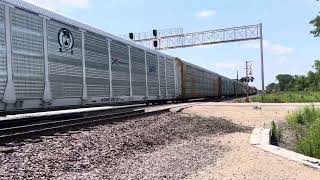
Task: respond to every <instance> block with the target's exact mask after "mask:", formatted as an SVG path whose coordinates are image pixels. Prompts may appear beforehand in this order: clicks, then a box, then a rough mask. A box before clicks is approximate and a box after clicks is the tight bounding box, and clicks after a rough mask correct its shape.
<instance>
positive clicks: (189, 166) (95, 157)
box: [0, 113, 252, 179]
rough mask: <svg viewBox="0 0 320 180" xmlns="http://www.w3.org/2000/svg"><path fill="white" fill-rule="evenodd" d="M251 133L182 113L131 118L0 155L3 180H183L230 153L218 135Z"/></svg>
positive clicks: (0, 170)
mask: <svg viewBox="0 0 320 180" xmlns="http://www.w3.org/2000/svg"><path fill="white" fill-rule="evenodd" d="M251 130H252V128H248V127H244V126H240V125H235V124H232V123H230V122H229V121H226V120H224V119H221V118H204V117H199V116H194V115H186V114H182V113H164V114H159V115H157V116H152V117H143V118H139V119H132V120H128V121H126V122H121V123H116V124H111V125H104V126H99V127H97V128H96V129H94V130H91V131H84V132H81V133H78V134H72V135H70V136H58V137H54V138H49V139H46V140H44V141H42V142H39V143H29V144H26V145H24V146H21V147H19V148H18V149H17V150H16V151H15V152H13V153H11V154H0V164H1V169H0V179H182V178H185V177H187V176H189V175H192V174H194V173H196V172H198V171H200V170H202V169H203V168H205V167H206V166H208V165H212V164H215V162H216V161H217V159H218V158H221V157H223V155H224V153H225V152H227V151H228V150H229V147H228V145H224V144H223V143H222V142H221V141H219V140H217V139H216V136H217V135H221V134H228V133H235V132H247V133H248V132H250V131H251Z"/></svg>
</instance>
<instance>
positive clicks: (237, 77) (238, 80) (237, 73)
mask: <svg viewBox="0 0 320 180" xmlns="http://www.w3.org/2000/svg"><path fill="white" fill-rule="evenodd" d="M237 81H239V71H238V70H237Z"/></svg>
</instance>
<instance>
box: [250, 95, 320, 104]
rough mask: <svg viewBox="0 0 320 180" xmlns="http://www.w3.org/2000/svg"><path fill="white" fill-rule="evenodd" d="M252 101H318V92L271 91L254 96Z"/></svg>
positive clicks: (319, 100) (319, 96) (319, 97)
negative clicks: (270, 92)
mask: <svg viewBox="0 0 320 180" xmlns="http://www.w3.org/2000/svg"><path fill="white" fill-rule="evenodd" d="M250 100H251V101H252V102H262V103H303V102H320V92H283V93H272V94H267V95H264V96H255V97H252V98H251V99H250Z"/></svg>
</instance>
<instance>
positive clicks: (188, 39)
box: [133, 25, 260, 50]
mask: <svg viewBox="0 0 320 180" xmlns="http://www.w3.org/2000/svg"><path fill="white" fill-rule="evenodd" d="M256 39H260V26H259V25H250V26H241V27H233V28H226V29H217V30H210V31H202V32H193V33H185V34H184V33H183V30H182V29H181V28H175V29H170V30H164V32H163V31H159V35H158V37H157V38H155V37H153V36H152V35H150V34H148V33H135V34H134V39H133V40H134V41H135V42H137V43H140V44H142V45H144V46H147V47H150V48H154V47H153V41H155V40H157V41H158V47H157V48H156V49H157V50H166V49H175V48H185V47H192V46H200V45H210V44H218V43H227V42H236V41H248V40H256Z"/></svg>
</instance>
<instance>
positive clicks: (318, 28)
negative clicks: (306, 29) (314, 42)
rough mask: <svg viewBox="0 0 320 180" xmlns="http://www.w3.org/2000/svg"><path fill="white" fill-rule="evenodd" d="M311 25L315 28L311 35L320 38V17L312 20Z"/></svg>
mask: <svg viewBox="0 0 320 180" xmlns="http://www.w3.org/2000/svg"><path fill="white" fill-rule="evenodd" d="M317 1H319V0H317ZM310 24H312V25H313V26H314V28H315V29H314V30H312V31H311V34H313V35H314V36H315V37H317V36H320V16H319V15H318V16H316V17H315V18H314V19H312V20H311V21H310Z"/></svg>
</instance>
